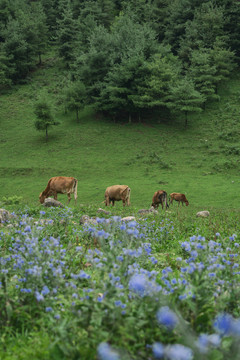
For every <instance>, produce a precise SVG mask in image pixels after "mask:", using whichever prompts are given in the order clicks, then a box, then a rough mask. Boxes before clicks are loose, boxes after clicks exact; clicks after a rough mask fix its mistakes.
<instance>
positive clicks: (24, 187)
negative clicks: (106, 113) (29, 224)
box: [0, 58, 240, 209]
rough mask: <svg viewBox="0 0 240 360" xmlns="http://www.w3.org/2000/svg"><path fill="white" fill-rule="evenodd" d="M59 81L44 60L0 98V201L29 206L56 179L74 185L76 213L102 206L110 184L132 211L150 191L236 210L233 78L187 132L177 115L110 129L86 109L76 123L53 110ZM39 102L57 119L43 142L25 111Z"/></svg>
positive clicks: (237, 136)
mask: <svg viewBox="0 0 240 360" xmlns="http://www.w3.org/2000/svg"><path fill="white" fill-rule="evenodd" d="M63 79H64V76H63V72H62V69H61V68H60V66H59V64H58V62H57V61H56V60H55V59H53V58H50V59H45V62H44V66H43V67H42V68H41V69H38V70H37V71H36V72H35V73H33V74H32V77H31V81H30V82H29V83H28V84H26V85H21V86H19V87H18V88H16V89H13V90H12V91H11V92H9V93H7V94H4V95H2V96H1V100H0V127H1V132H0V154H1V158H0V184H1V186H0V201H1V199H2V198H3V197H7V198H9V197H12V196H15V195H16V196H21V197H22V202H23V203H24V204H28V205H37V204H38V195H39V193H40V192H41V191H42V190H43V189H44V188H45V186H46V184H47V181H48V179H49V178H50V177H52V176H58V175H63V176H74V177H76V178H78V180H79V185H78V197H79V198H78V205H77V206H78V207H79V206H80V204H83V205H88V204H90V205H91V204H98V205H99V206H102V205H101V202H102V201H103V199H104V191H105V188H106V187H107V186H109V185H113V184H117V183H118V184H127V185H129V186H130V187H131V189H132V195H131V202H132V206H134V207H142V208H148V207H149V206H150V204H151V199H152V195H153V193H154V192H155V191H156V190H158V189H164V190H166V191H167V193H171V192H183V193H185V194H186V196H187V198H188V200H189V203H190V206H192V207H195V208H196V209H203V208H204V209H207V208H210V207H213V208H223V207H224V208H238V207H239V201H238V198H237V196H236V193H237V189H238V186H239V169H240V165H239V154H240V146H239V140H240V133H239V125H238V121H239V110H240V105H239V94H240V86H239V75H238V74H237V73H236V74H235V76H234V77H233V79H231V80H230V81H229V82H228V83H227V84H226V85H225V86H223V87H222V89H220V95H221V101H220V102H219V103H218V102H216V103H212V104H209V105H207V107H206V109H205V111H204V112H202V113H200V114H198V115H192V116H190V117H189V126H188V128H187V129H185V128H184V121H183V119H180V118H178V117H176V118H171V119H167V121H166V119H165V120H164V121H163V119H161V117H159V119H152V120H151V121H150V120H149V119H148V120H143V122H142V123H132V124H128V123H127V120H126V121H125V119H123V120H122V122H121V123H120V122H117V123H114V122H113V121H111V119H103V118H99V117H97V116H95V114H94V112H93V110H92V109H91V108H88V109H85V110H84V111H83V112H82V113H81V115H80V122H79V123H77V122H76V120H75V114H74V113H67V114H66V113H64V111H63V109H62V108H61V107H60V106H56V102H57V96H58V95H59V92H60V90H59V89H60V87H61V82H62V81H63ZM42 96H45V97H47V99H48V100H49V101H50V102H51V103H52V104H53V105H54V106H55V117H56V118H57V119H58V120H59V121H61V124H60V125H59V126H57V127H54V128H52V129H51V130H50V131H49V141H48V142H46V141H45V137H44V133H41V132H37V131H36V129H35V127H34V119H35V116H34V113H33V106H34V103H35V101H36V99H38V98H39V97H42ZM59 200H60V201H62V202H63V203H66V200H67V198H66V196H59ZM71 206H73V204H71ZM116 206H117V207H119V206H122V205H120V204H118V203H117V204H116Z"/></svg>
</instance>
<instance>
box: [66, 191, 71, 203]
mask: <svg viewBox="0 0 240 360" xmlns="http://www.w3.org/2000/svg"><path fill="white" fill-rule="evenodd" d="M67 197H68V204H69V203H70V201H71V199H72V198H71V193H67Z"/></svg>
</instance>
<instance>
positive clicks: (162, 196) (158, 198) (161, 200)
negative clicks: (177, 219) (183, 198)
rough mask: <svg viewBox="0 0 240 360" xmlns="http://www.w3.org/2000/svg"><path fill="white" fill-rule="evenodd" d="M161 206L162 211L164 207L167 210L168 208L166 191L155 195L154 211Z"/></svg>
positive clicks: (160, 191) (153, 199)
mask: <svg viewBox="0 0 240 360" xmlns="http://www.w3.org/2000/svg"><path fill="white" fill-rule="evenodd" d="M159 204H161V205H162V209H163V208H164V205H165V207H166V209H167V208H168V203H167V193H166V191H164V190H158V191H156V192H155V193H154V195H153V198H152V206H153V207H154V209H156V208H158V207H159Z"/></svg>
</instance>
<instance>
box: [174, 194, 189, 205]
mask: <svg viewBox="0 0 240 360" xmlns="http://www.w3.org/2000/svg"><path fill="white" fill-rule="evenodd" d="M173 200H176V201H178V206H179V205H180V202H181V203H182V206H183V203H185V204H186V206H188V205H189V202H188V201H187V198H186V196H185V195H184V194H180V193H171V194H170V204H172V202H173Z"/></svg>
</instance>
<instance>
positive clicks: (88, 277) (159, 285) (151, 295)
mask: <svg viewBox="0 0 240 360" xmlns="http://www.w3.org/2000/svg"><path fill="white" fill-rule="evenodd" d="M12 215H13V216H12V219H11V220H10V221H9V222H7V223H5V224H3V226H2V227H1V228H0V327H1V340H0V341H1V345H0V349H2V350H0V355H1V356H0V358H1V359H2V358H3V359H4V358H6V359H7V358H9V359H10V358H12V359H14V351H13V350H11V349H13V345H12V344H13V343H14V344H15V345H14V346H15V349H17V345H16V343H17V342H18V341H19V340H18V339H19V336H21V341H23V343H24V340H22V339H25V340H26V344H27V347H28V354H30V355H29V358H30V357H31V358H39V359H99V360H115V359H116V360H121V359H129V360H130V359H169V360H190V359H225V358H227V359H238V357H240V345H239V343H240V307H239V305H240V296H239V295H240V283H239V275H240V265H239V264H240V259H239V245H240V242H239V228H238V227H237V226H235V229H233V226H231V229H230V230H231V233H229V234H227V232H228V230H229V229H228V227H227V226H226V225H224V226H223V225H222V226H218V225H217V223H216V224H214V226H213V224H209V223H208V224H206V222H205V223H204V221H205V220H200V221H202V223H200V222H199V223H194V224H192V225H191V229H190V230H188V231H185V232H184V233H183V232H181V231H180V230H181V229H180V225H179V224H178V222H177V219H174V216H172V217H171V218H170V216H171V215H170V214H167V213H166V214H161V215H157V216H149V217H148V218H139V220H137V221H128V222H124V221H122V220H121V217H120V216H109V217H108V218H102V217H95V219H94V221H91V222H89V223H86V224H84V225H81V224H80V223H79V218H80V216H79V214H78V213H77V212H76V211H75V212H74V211H73V210H71V209H70V208H66V209H60V210H59V209H50V210H49V209H48V210H46V211H39V209H37V210H36V209H35V210H34V211H32V212H31V211H28V212H27V211H16V213H13V214H12ZM235 224H236V222H235ZM210 225H211V226H210ZM181 226H182V224H181ZM216 228H218V230H219V231H216ZM213 230H214V231H213ZM180 234H181V235H180ZM29 334H31V336H30V335H29ZM36 334H38V337H39V339H38V344H39V345H38V346H39V348H37V346H33V344H34V341H33V340H31V339H34V336H35V337H36ZM1 351H2V352H1ZM11 351H13V353H12V357H11V356H10V355H9V354H10V352H11ZM15 351H17V350H15ZM34 356H35V357H34ZM16 358H17V357H16ZM23 358H24V357H23ZM25 358H27V355H26V354H25Z"/></svg>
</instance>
